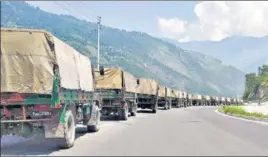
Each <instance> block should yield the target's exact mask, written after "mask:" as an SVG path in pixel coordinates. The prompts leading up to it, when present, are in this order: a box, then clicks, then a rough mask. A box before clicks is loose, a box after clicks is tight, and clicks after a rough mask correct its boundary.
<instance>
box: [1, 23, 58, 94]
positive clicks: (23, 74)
mask: <svg viewBox="0 0 268 157" xmlns="http://www.w3.org/2000/svg"><path fill="white" fill-rule="evenodd" d="M49 40H50V38H49V35H48V34H45V33H44V32H41V31H36V32H34V31H32V32H31V33H30V31H27V30H25V31H20V30H9V29H3V28H1V92H21V93H43V94H48V93H51V91H52V82H53V64H54V63H55V60H56V58H55V55H54V53H52V51H51V47H50V45H49Z"/></svg>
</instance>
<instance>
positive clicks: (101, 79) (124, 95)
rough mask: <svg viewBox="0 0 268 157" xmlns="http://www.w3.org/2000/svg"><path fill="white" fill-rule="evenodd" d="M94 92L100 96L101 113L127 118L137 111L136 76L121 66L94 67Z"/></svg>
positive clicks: (134, 114)
mask: <svg viewBox="0 0 268 157" xmlns="http://www.w3.org/2000/svg"><path fill="white" fill-rule="evenodd" d="M94 72H95V80H96V92H97V93H98V94H99V95H100V96H101V98H102V108H101V114H102V115H106V116H107V115H111V114H113V116H116V117H118V118H119V119H120V120H127V119H128V116H129V114H131V116H136V113H137V108H138V107H137V87H138V84H137V78H136V77H134V76H133V75H132V74H130V73H128V72H126V71H124V70H122V69H121V68H103V67H102V68H101V71H100V69H96V68H95V69H94Z"/></svg>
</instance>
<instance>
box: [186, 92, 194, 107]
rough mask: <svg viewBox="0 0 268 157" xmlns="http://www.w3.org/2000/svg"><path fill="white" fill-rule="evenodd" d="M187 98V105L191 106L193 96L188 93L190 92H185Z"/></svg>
mask: <svg viewBox="0 0 268 157" xmlns="http://www.w3.org/2000/svg"><path fill="white" fill-rule="evenodd" d="M186 97H187V98H186V99H187V106H192V105H193V100H192V98H193V96H192V94H190V93H187V96H186Z"/></svg>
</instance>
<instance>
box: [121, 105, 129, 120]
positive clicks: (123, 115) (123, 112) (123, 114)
mask: <svg viewBox="0 0 268 157" xmlns="http://www.w3.org/2000/svg"><path fill="white" fill-rule="evenodd" d="M119 114H120V119H121V120H127V119H128V106H126V108H124V109H121V112H120V113H119Z"/></svg>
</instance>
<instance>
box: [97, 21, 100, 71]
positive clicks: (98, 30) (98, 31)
mask: <svg viewBox="0 0 268 157" xmlns="http://www.w3.org/2000/svg"><path fill="white" fill-rule="evenodd" d="M100 24H101V17H100V16H98V17H97V26H98V29H97V33H98V69H99V68H100Z"/></svg>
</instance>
